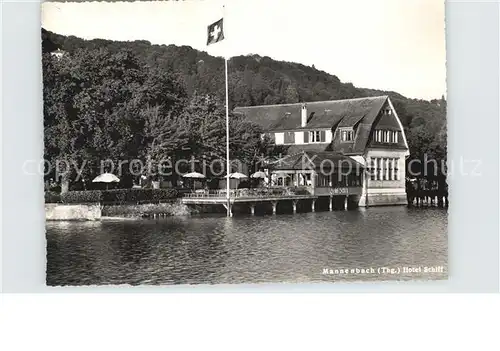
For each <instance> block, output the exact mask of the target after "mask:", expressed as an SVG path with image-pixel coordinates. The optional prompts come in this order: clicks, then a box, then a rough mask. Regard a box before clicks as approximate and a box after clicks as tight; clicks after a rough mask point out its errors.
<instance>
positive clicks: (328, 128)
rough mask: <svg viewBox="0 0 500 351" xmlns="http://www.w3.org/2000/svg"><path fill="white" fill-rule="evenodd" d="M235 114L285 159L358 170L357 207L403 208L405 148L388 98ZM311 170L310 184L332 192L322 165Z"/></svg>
mask: <svg viewBox="0 0 500 351" xmlns="http://www.w3.org/2000/svg"><path fill="white" fill-rule="evenodd" d="M234 112H235V113H238V114H242V115H244V116H245V118H247V119H248V120H250V121H252V122H254V123H256V124H258V125H260V126H261V128H262V129H263V130H264V131H265V134H267V135H268V136H269V137H270V138H271V139H272V140H273V141H274V142H275V143H276V144H277V145H283V146H284V147H285V148H286V150H287V151H286V154H287V155H286V156H285V157H284V159H285V158H289V157H290V156H293V155H298V154H305V155H307V158H308V159H309V160H311V159H312V160H313V161H314V159H315V158H316V157H318V156H320V159H325V160H327V159H328V160H329V161H328V162H330V163H331V160H334V159H339V160H341V159H343V160H344V161H345V159H346V158H348V159H351V160H352V161H355V164H359V165H361V166H362V167H363V169H364V171H363V175H362V178H361V183H362V184H360V189H361V190H360V194H359V196H357V197H356V201H357V203H358V205H359V206H377V205H404V204H407V197H406V190H405V172H406V170H405V164H406V163H405V158H406V156H408V154H409V151H408V143H407V141H406V136H405V133H404V129H403V126H402V124H401V121H400V120H399V117H398V115H397V112H396V110H395V109H394V106H393V105H392V103H391V100H390V98H389V97H388V96H378V97H367V98H359V99H347V100H334V101H318V102H310V103H296V104H283V105H267V106H251V107H237V108H236V109H235V111H234ZM316 166H317V169H316V171H315V174H314V175H313V176H314V177H315V180H316V181H315V182H314V183H315V184H319V183H321V184H323V185H324V186H330V187H331V186H332V185H331V184H332V183H335V180H334V179H333V177H332V175H331V174H329V175H327V177H326V178H325V175H324V174H321V172H320V171H319V169H320V168H322V167H321V165H319V166H318V165H316ZM294 167H295V168H296V167H297V166H296V165H295V166H294ZM283 171H284V170H283V169H280V170H279V172H280V173H281V174H282V173H283ZM294 171H297V170H296V169H295V170H294ZM349 179H350V178H349ZM353 179H356V177H354V178H353ZM283 182H284V181H283ZM318 195H320V194H318Z"/></svg>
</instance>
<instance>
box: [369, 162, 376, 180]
mask: <svg viewBox="0 0 500 351" xmlns="http://www.w3.org/2000/svg"><path fill="white" fill-rule="evenodd" d="M375 163H376V159H374V158H372V159H371V161H370V179H371V180H376V175H377V174H376V173H375V172H376V169H375V168H376V166H375Z"/></svg>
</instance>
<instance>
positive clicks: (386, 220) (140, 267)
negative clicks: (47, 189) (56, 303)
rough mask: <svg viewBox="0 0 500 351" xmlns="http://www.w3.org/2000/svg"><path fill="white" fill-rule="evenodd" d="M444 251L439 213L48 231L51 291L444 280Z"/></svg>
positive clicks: (62, 225)
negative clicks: (110, 286)
mask: <svg viewBox="0 0 500 351" xmlns="http://www.w3.org/2000/svg"><path fill="white" fill-rule="evenodd" d="M447 247H448V239H447V212H446V210H444V209H438V208H427V209H418V208H406V207H403V206H396V207H372V208H369V209H358V210H353V211H333V212H316V213H300V214H295V215H293V214H289V215H287V214H283V215H276V216H272V215H268V216H255V217H251V216H236V217H233V218H227V217H224V216H221V215H207V216H193V217H175V218H174V217H170V218H166V219H159V220H117V221H108V220H106V221H101V222H48V223H47V284H48V285H52V286H53V285H73V286H74V285H104V284H132V285H138V284H155V285H156V284H161V285H164V284H200V283H201V284H217V283H224V284H226V283H261V282H266V283H272V282H275V283H276V282H300V283H305V282H335V281H346V280H364V281H373V280H408V279H446V276H447ZM384 267H385V268H387V269H383V268H384ZM405 267H407V268H409V269H406V268H405ZM325 269H326V270H327V271H324V270H325ZM356 269H358V271H356ZM362 269H363V270H362ZM389 269H392V271H391V270H389ZM344 270H347V273H346V272H345V271H344ZM412 270H413V272H412ZM325 272H328V273H331V274H324V273H325Z"/></svg>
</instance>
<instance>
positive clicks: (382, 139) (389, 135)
mask: <svg viewBox="0 0 500 351" xmlns="http://www.w3.org/2000/svg"><path fill="white" fill-rule="evenodd" d="M398 138H399V132H398V131H391V130H380V129H379V130H376V131H375V132H374V139H375V142H377V143H397V142H398Z"/></svg>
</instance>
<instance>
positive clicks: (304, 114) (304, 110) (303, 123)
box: [300, 104, 307, 127]
mask: <svg viewBox="0 0 500 351" xmlns="http://www.w3.org/2000/svg"><path fill="white" fill-rule="evenodd" d="M300 117H301V118H300V126H301V127H305V126H306V124H307V106H306V104H302V108H301V111H300Z"/></svg>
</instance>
